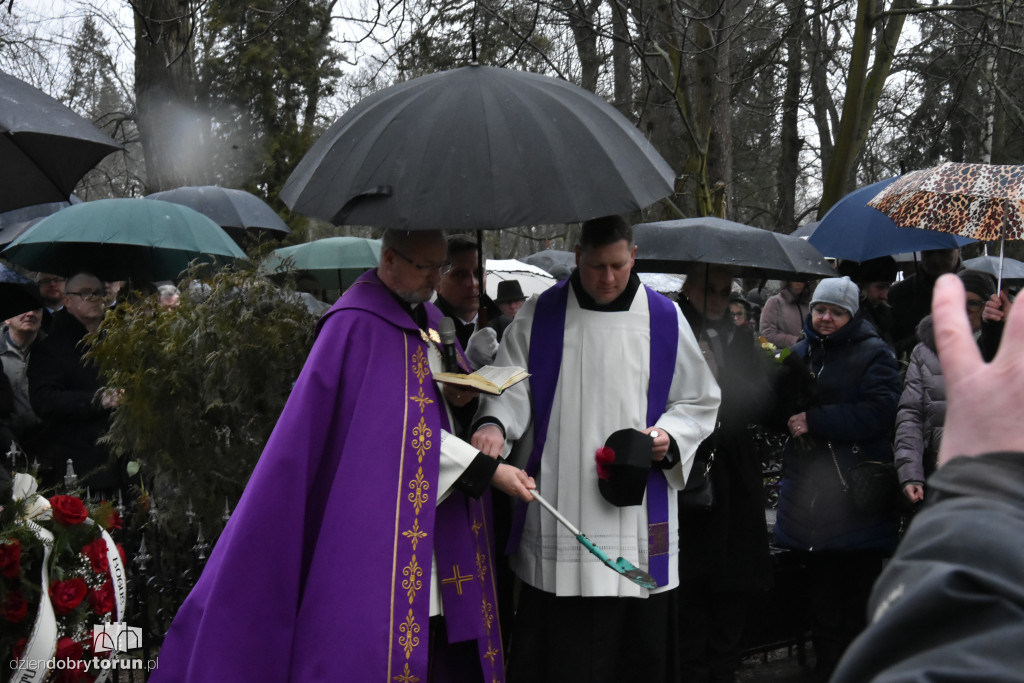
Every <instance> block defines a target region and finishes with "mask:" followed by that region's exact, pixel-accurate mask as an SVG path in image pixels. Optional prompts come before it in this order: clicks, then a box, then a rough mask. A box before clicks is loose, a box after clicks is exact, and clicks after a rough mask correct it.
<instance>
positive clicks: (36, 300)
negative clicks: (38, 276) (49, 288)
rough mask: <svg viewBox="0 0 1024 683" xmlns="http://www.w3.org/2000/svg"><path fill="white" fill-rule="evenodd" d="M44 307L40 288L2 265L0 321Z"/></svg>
mask: <svg viewBox="0 0 1024 683" xmlns="http://www.w3.org/2000/svg"><path fill="white" fill-rule="evenodd" d="M42 307H43V300H42V299H41V298H40V297H39V287H38V286H37V285H36V283H34V282H32V281H31V280H29V279H28V278H27V277H24V276H22V275H19V274H18V272H17V271H15V270H12V269H11V268H8V267H7V266H5V265H3V264H0V320H7V319H9V318H13V317H14V316H16V315H21V314H22V313H27V312H28V311H34V310H36V309H39V308H42Z"/></svg>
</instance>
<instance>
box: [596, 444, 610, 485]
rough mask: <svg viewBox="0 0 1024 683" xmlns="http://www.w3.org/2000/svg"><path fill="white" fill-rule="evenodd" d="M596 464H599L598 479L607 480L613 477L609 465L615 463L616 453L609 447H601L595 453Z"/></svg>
mask: <svg viewBox="0 0 1024 683" xmlns="http://www.w3.org/2000/svg"><path fill="white" fill-rule="evenodd" d="M594 462H596V463H597V478H598V479H607V478H608V477H609V476H610V475H611V472H609V471H608V465H611V464H612V463H613V462H615V451H613V450H612V449H610V448H608V447H607V446H601V447H600V448H598V449H597V452H596V453H594Z"/></svg>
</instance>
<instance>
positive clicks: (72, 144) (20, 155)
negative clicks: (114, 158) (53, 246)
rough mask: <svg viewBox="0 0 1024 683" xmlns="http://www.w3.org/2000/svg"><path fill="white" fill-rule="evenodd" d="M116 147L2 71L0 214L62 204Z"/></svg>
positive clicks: (77, 118)
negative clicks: (28, 207)
mask: <svg viewBox="0 0 1024 683" xmlns="http://www.w3.org/2000/svg"><path fill="white" fill-rule="evenodd" d="M120 148H121V147H120V145H118V144H117V143H116V142H114V141H113V140H112V139H111V138H109V137H107V136H106V135H105V134H104V133H102V132H101V131H100V130H99V129H98V128H96V126H94V125H92V123H90V122H89V121H87V120H85V119H83V118H82V117H81V116H79V115H78V114H76V113H75V112H73V111H71V110H70V109H68V108H67V107H65V106H64V105H63V104H61V103H60V102H58V101H57V100H55V99H53V98H52V97H50V96H49V95H47V94H45V93H44V92H42V91H41V90H39V89H37V88H33V87H32V86H31V85H29V84H28V83H25V82H24V81H22V80H19V79H17V78H15V77H14V76H11V75H9V74H6V73H3V72H0V211H9V210H11V209H18V208H21V207H23V206H31V205H33V204H43V203H45V202H58V201H66V200H67V199H68V196H69V195H70V194H71V190H73V189H74V187H75V185H76V184H77V183H78V181H79V180H81V179H82V176H84V175H85V174H86V172H87V171H89V169H91V168H92V167H93V166H95V165H96V164H97V163H99V161H100V159H102V158H103V157H105V156H107V155H108V154H110V153H111V152H113V151H115V150H118V149H120Z"/></svg>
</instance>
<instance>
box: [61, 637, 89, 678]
mask: <svg viewBox="0 0 1024 683" xmlns="http://www.w3.org/2000/svg"><path fill="white" fill-rule="evenodd" d="M84 656H85V650H84V648H83V647H82V644H81V643H79V642H76V641H75V640H73V639H71V638H68V637H67V636H65V637H63V638H61V639H60V640H58V641H57V652H56V654H54V656H53V658H54V659H55V660H56V661H58V662H64V663H63V664H61V665H59V666H58V671H59V672H60V673H58V674H57V678H56V679H54V680H55V681H57V682H59V683H77V682H78V681H91V680H93V677H92V676H90V675H89V674H88V664H87V663H86V662H85V661H83V659H82V657H84Z"/></svg>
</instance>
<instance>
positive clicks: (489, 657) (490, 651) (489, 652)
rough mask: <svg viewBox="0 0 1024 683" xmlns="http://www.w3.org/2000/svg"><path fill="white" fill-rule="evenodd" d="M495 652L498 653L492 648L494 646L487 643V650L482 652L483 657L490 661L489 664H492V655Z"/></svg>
mask: <svg viewBox="0 0 1024 683" xmlns="http://www.w3.org/2000/svg"><path fill="white" fill-rule="evenodd" d="M496 654H498V651H497V650H495V649H494V646H493V645H491V644H490V643H487V652H485V653H484V657H486V658H487V659H488V660H489V661H490V662H491V666H494V655H496Z"/></svg>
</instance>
